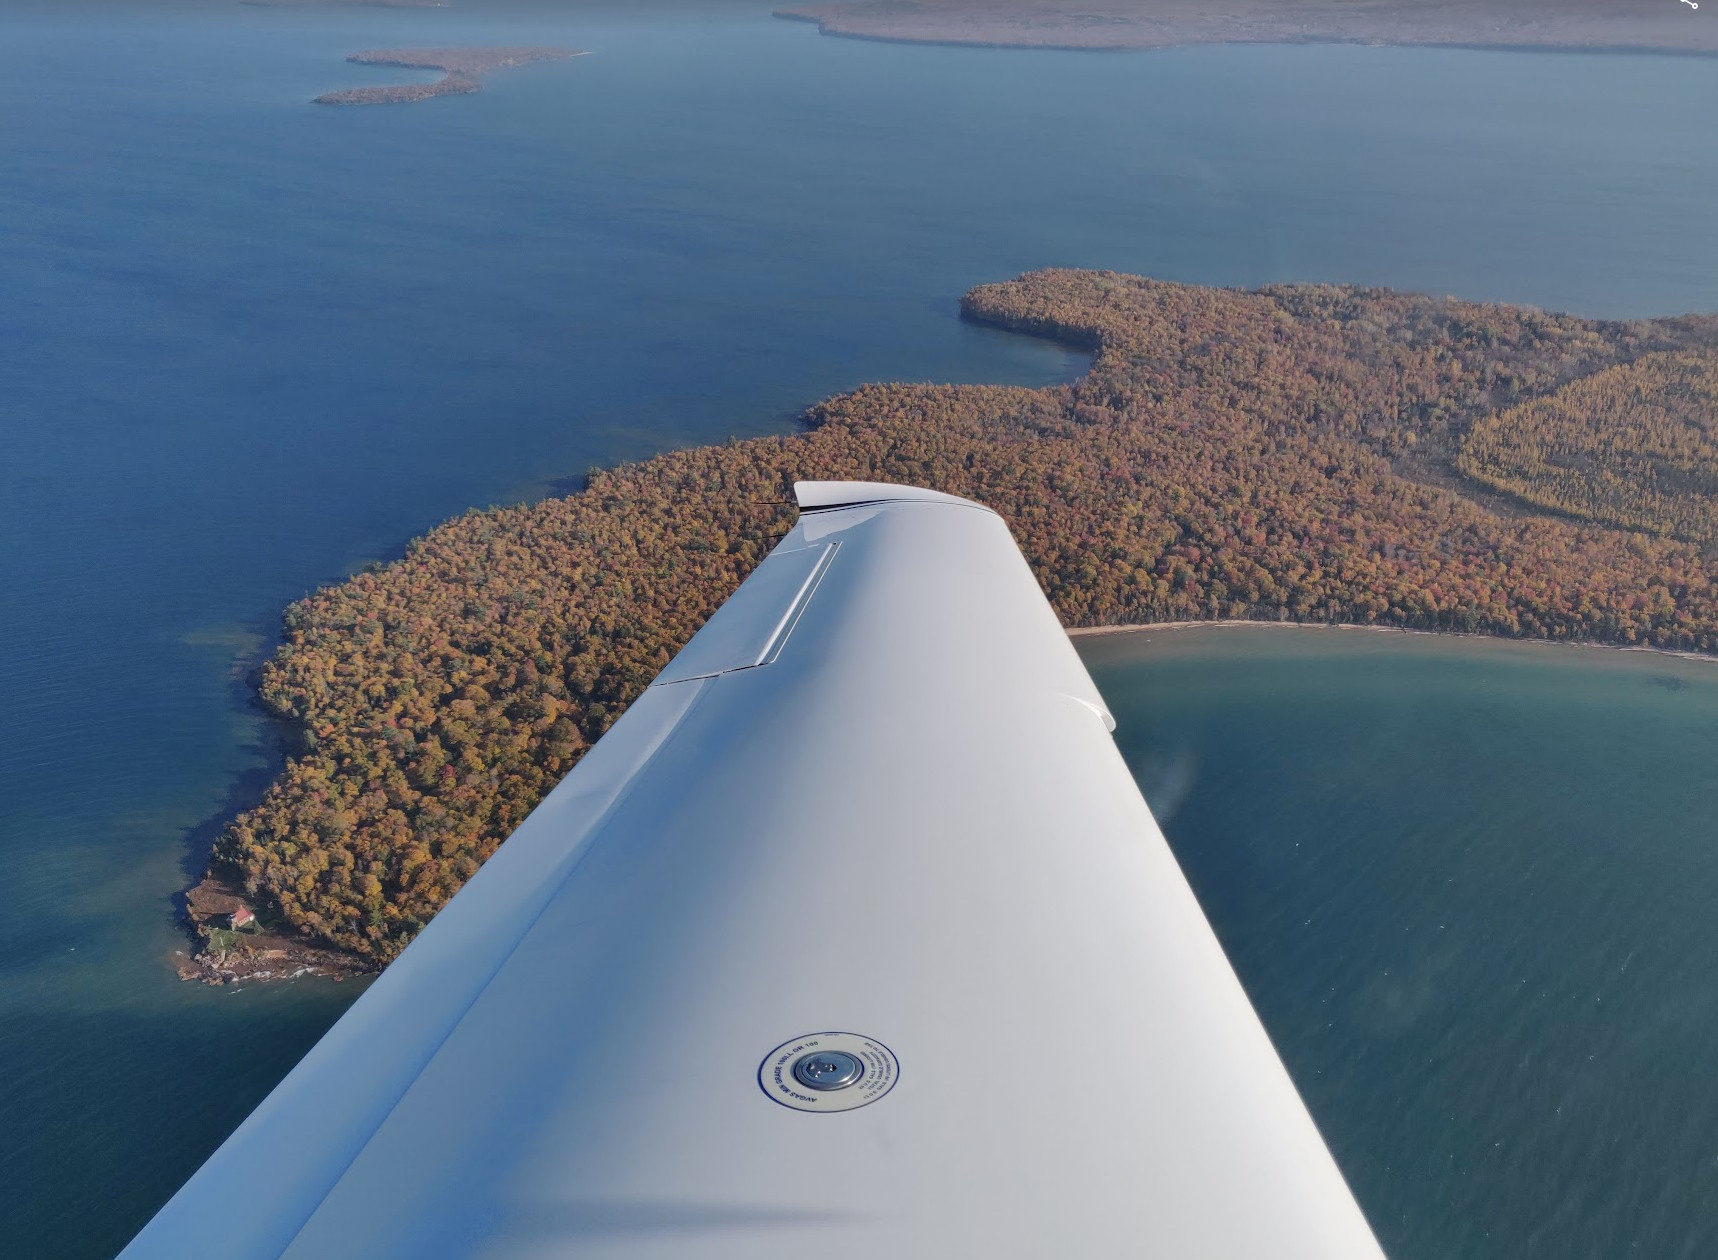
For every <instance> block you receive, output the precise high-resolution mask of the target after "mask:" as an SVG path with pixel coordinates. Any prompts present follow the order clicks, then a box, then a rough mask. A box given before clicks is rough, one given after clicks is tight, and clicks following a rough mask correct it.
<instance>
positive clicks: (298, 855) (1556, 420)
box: [201, 271, 1718, 978]
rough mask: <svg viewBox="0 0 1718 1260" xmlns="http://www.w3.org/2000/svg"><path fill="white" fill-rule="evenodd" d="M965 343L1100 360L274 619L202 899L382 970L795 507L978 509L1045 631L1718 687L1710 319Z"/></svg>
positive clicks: (716, 461)
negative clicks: (1433, 657) (1515, 644)
mask: <svg viewBox="0 0 1718 1260" xmlns="http://www.w3.org/2000/svg"><path fill="white" fill-rule="evenodd" d="M964 311H965V314H966V316H967V317H968V318H970V319H974V320H978V321H982V322H985V323H988V324H993V325H999V326H1002V327H1005V328H1010V329H1014V330H1018V331H1020V332H1024V333H1030V334H1035V335H1038V336H1043V337H1050V338H1055V339H1057V340H1060V341H1063V342H1067V343H1071V344H1074V345H1077V346H1081V347H1084V348H1087V349H1089V350H1091V351H1092V352H1093V354H1094V359H1093V363H1092V367H1091V370H1090V372H1089V373H1088V374H1087V375H1086V376H1085V377H1083V378H1082V379H1081V380H1079V381H1078V382H1076V383H1074V384H1071V385H1066V386H1058V387H1054V388H1048V389H1023V388H1012V387H987V386H949V385H899V384H896V385H873V386H866V387H864V388H862V389H858V390H856V391H854V392H852V393H850V394H845V395H842V396H839V397H836V398H833V399H830V400H828V401H826V402H823V403H821V404H819V405H818V406H816V407H814V408H812V410H811V411H810V412H809V413H808V414H807V416H806V417H805V422H804V424H803V426H802V428H801V431H799V432H796V433H794V434H792V435H789V436H782V437H769V438H758V439H753V440H749V441H743V442H733V443H730V444H727V445H724V446H713V447H702V448H697V449H692V450H685V451H678V452H674V453H671V454H666V455H661V456H658V457H656V458H653V459H650V460H646V461H644V462H642V463H635V464H628V465H623V466H621V467H618V468H613V469H608V470H604V471H599V472H594V473H592V474H591V477H590V480H589V485H588V488H586V489H585V490H583V491H581V492H580V493H577V494H574V495H572V496H570V497H566V498H556V499H550V500H547V501H544V502H541V503H535V504H531V505H529V506H524V507H509V508H500V509H494V510H489V511H478V512H471V513H468V514H467V515H465V516H462V517H460V518H458V519H456V520H453V521H450V522H448V523H447V524H444V525H442V526H440V527H439V528H437V529H435V530H433V531H432V532H431V533H429V534H428V535H426V536H424V537H423V538H420V539H418V540H417V541H416V542H414V543H413V544H411V546H410V547H409V548H408V549H407V551H406V554H405V555H404V556H403V557H402V558H401V559H399V560H397V561H395V562H394V563H392V564H389V565H386V566H385V567H382V568H379V569H377V570H375V571H372V572H366V573H362V574H359V575H358V576H356V577H353V578H351V579H350V580H348V581H345V582H342V583H340V584H338V585H336V586H331V587H328V588H327V589H324V590H321V591H318V592H317V593H315V594H313V595H311V596H309V597H308V598H306V599H304V600H301V601H300V602H298V603H297V604H295V605H293V606H292V607H291V608H290V609H289V610H288V611H287V614H286V631H285V638H284V642H283V645H282V646H281V648H280V650H279V651H278V653H277V654H276V655H275V657H274V658H273V659H272V660H271V661H270V662H268V664H267V665H266V666H265V667H264V669H263V671H262V675H261V695H262V699H263V702H264V703H265V704H266V706H267V707H268V709H269V710H270V711H271V712H272V713H274V714H276V715H278V716H279V717H281V718H283V719H285V720H286V721H287V722H289V723H290V724H291V726H292V728H293V729H294V730H296V731H297V732H299V736H300V742H299V745H298V747H296V748H295V749H294V750H293V751H292V753H291V755H290V757H289V758H288V760H287V763H286V766H285V769H284V770H283V772H282V773H281V775H280V776H279V778H278V779H277V781H276V782H275V783H274V785H273V786H272V787H271V788H270V789H269V790H268V792H267V794H266V796H265V797H264V799H263V800H262V801H261V803H260V804H258V805H257V806H256V807H255V808H254V809H251V810H248V811H246V812H245V813H244V814H242V815H240V816H239V817H238V818H237V819H236V820H234V821H233V823H232V824H231V825H230V826H229V827H228V828H227V829H226V831H225V833H224V834H223V835H222V836H221V837H220V839H219V841H218V843H217V845H216V848H215V853H214V858H213V863H212V873H213V875H214V876H215V877H216V884H212V885H210V887H215V886H217V885H218V886H220V887H224V888H225V889H227V890H229V891H231V892H233V893H236V894H237V895H238V896H239V897H240V898H241V899H242V903H243V906H244V907H245V912H246V913H248V912H249V911H250V910H251V909H254V911H255V913H256V915H257V917H258V920H259V921H260V923H261V924H262V925H264V926H266V927H267V928H268V929H269V932H270V933H271V934H272V939H275V940H281V939H292V940H296V941H298V942H300V944H301V945H302V946H303V947H305V948H309V947H311V946H315V947H319V948H323V949H335V950H338V951H341V952H342V953H344V954H345V955H348V956H349V957H350V959H351V960H352V961H351V965H352V966H354V967H359V968H362V967H375V966H379V965H381V964H383V963H385V962H387V961H388V960H389V959H390V958H392V957H394V955H396V954H397V953H398V952H399V951H400V949H401V948H403V947H404V945H405V944H406V943H407V942H408V941H409V940H410V939H411V938H412V936H413V935H414V934H415V933H416V932H417V931H418V930H419V929H420V928H421V927H422V926H423V925H424V924H425V923H426V922H427V921H428V920H429V918H430V917H431V916H432V915H433V914H434V913H435V912H436V910H437V909H438V908H439V907H440V906H441V905H442V904H443V903H444V902H445V901H446V900H447V899H448V897H449V896H451V895H452V894H453V893H454V892H455V891H456V890H457V889H458V888H459V887H460V885H461V884H463V883H464V882H465V880H466V879H468V878H469V877H470V876H471V875H472V873H473V872H475V871H476V870H477V869H478V867H479V865H480V864H481V863H482V862H483V861H484V860H485V859H486V858H487V857H488V856H489V855H490V854H491V853H493V852H494V851H495V848H496V846H497V845H499V844H500V843H501V841H502V840H503V839H504V838H505V837H506V836H507V835H508V833H509V832H510V831H511V830H512V829H513V828H514V827H515V826H517V825H518V823H519V822H520V821H521V820H522V819H523V818H524V817H525V815H526V814H527V813H529V812H530V810H531V808H532V807H533V806H534V805H535V804H536V803H537V802H538V801H539V800H540V799H541V798H542V797H543V795H544V794H545V793H546V792H547V791H548V790H549V789H550V788H551V787H553V786H554V784H555V783H556V782H557V781H558V780H559V779H560V778H561V776H562V775H564V774H565V773H566V772H567V770H568V769H569V768H570V767H571V766H572V765H573V764H574V763H576V762H577V761H578V759H579V757H580V756H581V755H582V754H583V753H584V751H585V750H586V749H587V748H589V747H590V745H591V744H592V743H593V742H594V741H595V740H596V739H597V738H598V737H600V736H601V735H602V733H603V732H604V731H605V730H606V729H607V728H608V726H609V725H610V724H611V723H612V722H613V721H614V720H615V718H616V717H617V716H618V715H619V714H620V713H621V712H622V710H624V709H625V707H626V705H627V704H628V702H630V701H631V700H632V699H633V698H634V697H635V696H636V695H638V693H639V692H640V691H641V690H642V689H643V688H644V687H645V686H646V685H647V684H648V683H649V682H650V680H651V679H652V677H653V676H654V675H655V674H656V673H657V671H659V670H660V669H661V668H662V667H663V666H664V665H665V664H666V663H667V662H668V660H669V659H670V657H672V656H673V654H674V653H675V652H676V651H677V650H678V649H679V647H680V646H681V645H682V644H683V643H684V642H685V641H686V640H687V639H688V638H689V637H690V636H691V635H692V633H693V632H694V631H695V630H696V629H697V628H698V626H699V625H701V624H702V623H703V621H704V619H705V618H706V617H707V616H708V615H709V614H710V613H711V612H712V611H713V610H714V609H715V608H716V607H717V606H718V605H719V604H720V603H721V602H722V600H723V599H725V598H726V597H727V596H728V595H729V594H730V593H731V592H732V591H733V590H734V588H735V587H736V586H737V585H738V584H739V583H740V581H741V580H742V579H743V578H744V577H745V575H746V574H747V573H748V572H749V571H750V569H751V568H752V567H753V565H755V564H756V563H757V562H758V560H759V559H760V558H761V557H762V556H763V555H764V554H765V553H767V552H768V550H769V548H770V547H771V546H772V545H773V544H774V542H775V541H776V540H777V539H778V538H779V537H780V536H781V535H782V534H783V533H784V532H785V531H786V530H787V529H788V528H789V527H790V525H791V523H792V520H793V508H792V506H791V483H792V482H793V481H794V480H795V479H800V478H810V479H817V478H854V479H861V480H871V481H898V482H910V483H914V484H918V485H925V486H932V487H935V488H937V489H940V490H946V491H949V492H952V493H954V494H959V495H964V496H967V497H970V498H973V499H976V500H978V501H980V502H983V503H986V504H989V505H990V506H992V507H994V508H995V509H996V510H997V511H999V512H1000V513H1001V514H1002V515H1003V517H1004V518H1005V519H1006V520H1007V521H1008V522H1009V523H1010V525H1011V526H1012V528H1013V530H1014V533H1015V537H1016V538H1017V539H1018V540H1019V542H1020V545H1021V548H1022V550H1023V551H1024V552H1025V555H1026V557H1027V559H1028V560H1029V561H1030V563H1031V565H1032V567H1033V569H1034V571H1035V572H1036V573H1037V575H1038V578H1039V580H1040V581H1041V582H1042V583H1043V586H1044V589H1045V591H1046V592H1047V593H1048V595H1049V597H1050V600H1051V602H1052V604H1053V605H1054V606H1055V608H1056V611H1057V612H1058V614H1059V615H1060V616H1061V618H1062V620H1063V622H1064V623H1065V624H1067V625H1068V626H1070V627H1079V626H1098V625H1118V624H1143V623H1152V622H1166V621H1187V620H1224V619H1250V620H1264V621H1302V622H1314V623H1335V622H1353V623H1358V624H1362V625H1381V626H1400V627H1408V628H1418V629H1424V630H1444V631H1462V632H1468V633H1485V634H1494V635H1504V636H1511V637H1523V638H1539V639H1552V640H1567V641H1593V642H1602V643H1612V644H1622V645H1650V646H1656V647H1662V648H1669V649H1680V650H1691V651H1701V652H1715V651H1718V553H1715V552H1714V550H1713V543H1714V536H1713V533H1712V521H1711V517H1710V491H1709V487H1710V486H1711V485H1713V484H1714V482H1713V478H1714V477H1715V476H1718V447H1715V445H1714V443H1713V441H1712V430H1711V426H1712V425H1713V423H1714V418H1713V411H1712V409H1711V407H1710V405H1709V404H1710V400H1711V398H1712V393H1711V391H1712V389H1713V386H1714V381H1715V379H1718V377H1715V375H1714V374H1715V373H1718V317H1712V316H1686V317H1681V318H1673V319H1661V320H1642V321H1630V322H1602V321H1593V320H1586V319H1578V318H1574V317H1571V316H1566V315H1553V314H1546V313H1544V312H1541V311H1537V310H1532V309H1528V308H1519V307H1504V306H1491V305H1477V304H1473V303H1467V302H1459V301H1455V300H1453V299H1441V298H1430V297H1420V296H1409V295H1404V294H1399V293H1394V292H1391V291H1388V290H1381V289H1361V288H1347V287H1332V286H1320V285H1287V286H1272V287H1268V288H1264V289H1259V290H1255V291H1250V292H1248V291H1238V290H1227V289H1208V288H1198V287H1192V286H1187V285H1178V284H1168V283H1162V282H1159V281H1154V280H1148V279H1142V278H1139V277H1134V276H1125V275H1117V274H1114V273H1108V272H1090V271H1041V272H1033V273H1029V274H1027V275H1024V276H1022V277H1020V278H1019V279H1017V280H1013V281H1010V282H1007V283H1002V284H994V285H986V286H983V287H981V288H978V289H975V290H973V291H972V292H971V293H969V294H968V295H967V296H966V298H965V300H964ZM1699 391H1704V392H1699ZM210 904H214V903H213V902H210ZM222 904H228V903H222ZM201 930H202V932H203V934H204V935H205V937H208V936H210V935H211V933H213V934H214V935H215V937H216V939H217V941H218V944H219V945H220V947H221V953H220V960H219V966H217V965H216V963H215V962H214V961H212V960H210V958H209V951H207V950H205V952H204V961H203V963H202V964H201V966H202V974H203V977H204V978H221V977H227V978H233V977H236V976H239V975H245V974H253V973H254V971H255V970H256V968H255V967H252V968H250V969H249V970H247V968H246V965H245V964H244V962H243V959H244V957H245V951H246V950H247V948H248V946H247V943H246V941H245V940H244V939H242V938H241V937H240V936H238V935H237V934H235V933H234V932H231V931H226V930H225V929H224V928H223V927H221V926H220V925H214V926H211V925H209V924H207V923H205V925H204V927H203V928H202V929H201ZM275 957H276V958H278V957H279V955H276V956H275ZM235 958H237V959H238V960H239V961H238V962H237V963H235V961H234V959H235ZM288 961H290V959H289V960H288ZM281 965H282V964H280V963H278V962H275V963H270V964H269V967H270V968H276V969H277V968H278V967H279V966H281ZM277 974H278V971H277Z"/></svg>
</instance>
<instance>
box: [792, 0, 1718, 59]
mask: <svg viewBox="0 0 1718 1260" xmlns="http://www.w3.org/2000/svg"><path fill="white" fill-rule="evenodd" d="M776 16H777V17H781V18H789V19H793V20H796V21H804V22H815V23H816V24H817V26H818V28H819V29H820V30H821V31H822V32H823V33H824V34H825V35H841V36H847V37H849V38H852V39H874V40H885V41H889V42H895V43H916V44H973V45H981V46H989V47H1012V48H1061V49H1098V50H1102V49H1115V50H1122V49H1138V48H1167V47H1172V46H1174V45H1179V44H1285V43H1287V44H1330V43H1342V44H1421V45H1438V46H1446V47H1477V48H1595V49H1598V48H1604V49H1631V50H1637V51H1643V52H1682V53H1709V54H1710V53H1718V24H1714V23H1713V22H1711V21H1708V20H1706V16H1707V15H1706V13H1705V11H1704V10H1696V9H1694V8H1691V7H1690V6H1688V5H1687V4H1672V3H1666V4H1643V3H1641V2H1640V0H1560V2H1558V3H1546V0H1371V2H1370V3H1365V4H1355V3H1353V0H1228V3H1225V4H1222V5H1211V4H1209V3H1207V2H1206V0H846V2H845V3H837V4H827V3H826V4H807V5H798V6H795V7H793V8H786V9H781V10H778V11H777V12H776Z"/></svg>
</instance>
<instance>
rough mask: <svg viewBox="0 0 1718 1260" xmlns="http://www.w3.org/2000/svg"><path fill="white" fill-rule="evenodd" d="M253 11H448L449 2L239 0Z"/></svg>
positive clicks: (410, 0) (430, 0) (412, 0)
mask: <svg viewBox="0 0 1718 1260" xmlns="http://www.w3.org/2000/svg"><path fill="white" fill-rule="evenodd" d="M239 3H240V4H247V5H250V6H251V7H252V8H253V9H329V8H336V7H339V8H349V9H446V8H451V7H452V6H451V5H449V4H448V2H447V0H239Z"/></svg>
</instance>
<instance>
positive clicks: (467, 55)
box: [314, 47, 585, 105]
mask: <svg viewBox="0 0 1718 1260" xmlns="http://www.w3.org/2000/svg"><path fill="white" fill-rule="evenodd" d="M584 55H585V53H584V50H582V49H578V48H537V47H520V48H376V49H371V50H369V51H367V52H357V53H353V54H352V55H351V56H350V57H348V58H346V60H347V61H350V62H352V63H353V64H355V65H360V66H400V67H402V68H404V69H408V70H440V71H442V73H443V75H444V76H445V77H443V78H440V79H437V80H436V81H435V82H434V83H393V84H388V85H387V86H385V87H363V88H347V89H345V90H343V91H339V92H324V93H323V94H322V95H321V96H318V97H316V98H315V102H314V103H315V104H317V105H400V104H405V103H407V102H410V101H425V100H428V99H430V98H431V97H432V96H458V95H461V94H464V93H469V92H481V91H482V90H483V76H485V75H487V74H489V73H490V72H491V71H494V70H504V69H506V68H508V67H509V66H523V65H526V64H528V63H530V62H533V61H566V60H568V59H569V58H572V57H582V56H584Z"/></svg>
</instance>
